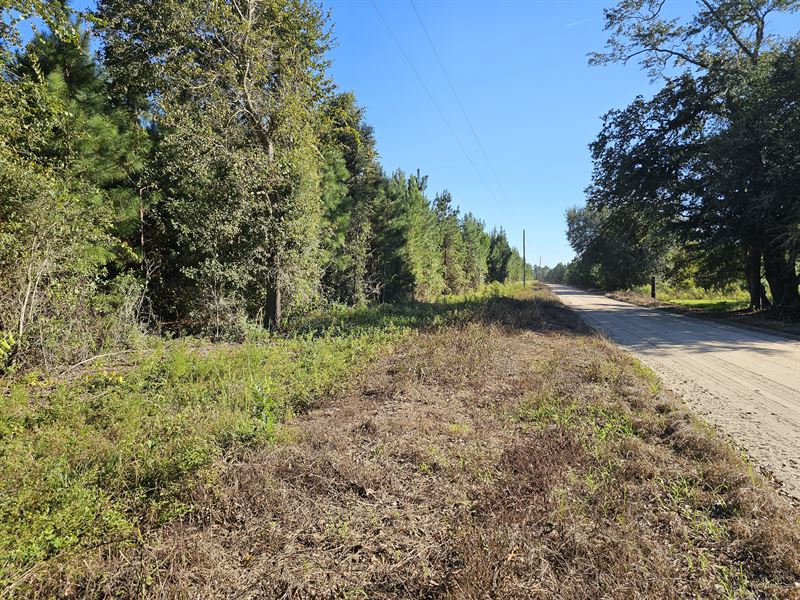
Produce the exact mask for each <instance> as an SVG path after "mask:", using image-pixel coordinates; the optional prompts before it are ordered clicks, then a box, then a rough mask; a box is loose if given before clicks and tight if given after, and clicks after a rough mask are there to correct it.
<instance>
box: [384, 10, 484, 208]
mask: <svg viewBox="0 0 800 600" xmlns="http://www.w3.org/2000/svg"><path fill="white" fill-rule="evenodd" d="M370 2H371V3H372V6H373V8H375V12H377V13H378V17H380V19H381V21H382V22H383V24H384V26H385V27H386V30H387V31H388V32H389V35H390V36H392V39H393V40H394V43H395V44H396V45H397V48H398V50H400V53H401V54H402V55H403V57H404V58H405V59H406V62H407V63H408V66H409V67H411V70H412V71H413V72H414V75H416V76H417V79H418V80H419V83H420V85H421V86H422V88H423V89H424V90H425V93H426V94H428V98H430V101H431V103H433V106H434V107H435V108H436V112H438V113H439V116H440V117H441V118H442V121H444V124H445V125H446V126H447V129H448V130H449V131H450V135H452V136H453V139H454V140H455V141H456V143H457V144H458V146H459V147H460V148H461V151H462V152H463V153H464V156H466V157H467V160H468V161H469V164H470V165H472V168H473V170H474V171H475V173H476V174H477V175H478V177H479V178H480V180H481V182H482V183H483V186H484V187H485V188H486V190H487V191H488V192H489V195H491V197H492V199H493V200H494V201H495V202H497V197H496V196H495V195H494V192H493V191H492V188H490V187H489V184H488V183H486V179H484V177H483V175H482V174H481V172H480V169H478V166H477V165H476V164H475V161H474V160H472V157H471V156H470V154H469V152H467V149H466V147H465V146H464V144H462V143H461V140H460V139H459V138H458V135H456V132H455V130H454V129H453V127H452V126H451V125H450V122H449V121H448V120H447V117H445V116H444V112H443V111H442V109H441V108H440V107H439V103H438V102H436V98H434V97H433V94H432V93H431V91H430V89H428V86H427V85H425V81H424V80H423V79H422V76H421V75H420V74H419V71H417V68H416V67H415V66H414V63H413V62H411V59H410V58H409V57H408V54H406V51H405V50H404V49H403V46H402V44H401V43H400V40H398V39H397V36H395V34H394V32H393V31H392V28H391V27H390V26H389V23H388V22H387V21H386V19H385V18H384V16H383V13H382V12H381V9H380V8H378V5H377V4H376V2H375V0H370Z"/></svg>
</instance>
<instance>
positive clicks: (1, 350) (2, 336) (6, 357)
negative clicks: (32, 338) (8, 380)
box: [0, 331, 18, 373]
mask: <svg viewBox="0 0 800 600" xmlns="http://www.w3.org/2000/svg"><path fill="white" fill-rule="evenodd" d="M17 348H18V344H17V340H15V339H14V334H13V333H11V332H10V331H9V332H8V333H6V332H4V331H0V373H6V372H8V371H10V370H11V369H12V367H13V365H14V357H15V356H16V354H17Z"/></svg>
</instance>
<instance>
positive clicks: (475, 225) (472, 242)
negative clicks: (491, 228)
mask: <svg viewBox="0 0 800 600" xmlns="http://www.w3.org/2000/svg"><path fill="white" fill-rule="evenodd" d="M461 234H462V237H463V239H464V275H465V277H466V279H467V284H468V286H469V287H471V288H472V289H475V288H477V287H478V286H480V285H482V284H483V283H484V282H485V281H486V276H487V272H488V260H489V247H490V245H491V239H490V237H489V234H488V233H486V229H485V226H484V224H483V221H480V220H478V219H477V218H476V217H474V216H473V215H472V213H467V214H465V215H464V217H463V219H462V220H461Z"/></svg>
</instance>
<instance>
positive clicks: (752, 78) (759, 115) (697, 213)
mask: <svg viewBox="0 0 800 600" xmlns="http://www.w3.org/2000/svg"><path fill="white" fill-rule="evenodd" d="M797 9H798V3H797V2H794V1H790V2H784V1H776V0H758V1H755V2H750V1H746V2H745V1H732V2H715V1H711V0H700V1H699V2H697V3H696V7H695V10H694V12H687V11H686V10H685V7H682V6H680V5H679V4H677V3H676V4H673V3H672V2H669V1H668V2H664V1H663V0H634V1H624V2H619V3H618V4H617V5H615V6H613V7H610V8H608V9H607V10H606V11H605V21H606V30H607V31H608V32H609V34H610V38H609V41H608V44H607V46H606V48H605V49H604V51H602V52H597V53H595V54H593V56H592V59H591V62H592V63H593V64H596V65H606V64H613V63H622V64H627V63H628V62H633V61H638V62H639V63H640V65H641V67H642V68H643V69H644V70H645V71H646V72H647V74H648V75H649V76H650V77H651V78H652V80H653V82H658V83H660V89H659V90H658V91H657V92H656V93H655V94H654V95H653V97H652V98H645V97H638V98H636V99H634V100H633V101H632V102H631V103H630V104H629V105H628V106H627V107H625V108H622V109H617V108H615V109H613V110H610V111H609V112H608V113H607V114H606V115H605V117H604V119H603V127H602V130H601V131H600V132H599V134H598V136H597V138H596V140H595V141H594V142H593V143H592V144H591V146H590V148H591V152H592V158H593V161H594V172H593V176H592V183H591V185H590V186H589V187H588V188H587V192H586V204H585V206H582V207H576V208H572V209H570V210H569V211H568V212H567V215H566V217H567V226H568V232H567V236H568V238H569V241H570V244H571V246H572V248H573V249H574V250H575V253H576V258H575V259H574V260H573V261H572V262H571V263H569V264H567V265H565V264H560V265H556V266H555V267H554V268H552V269H547V272H543V273H541V274H540V276H541V277H542V278H543V279H547V280H550V281H553V282H556V283H564V282H568V283H571V284H573V285H579V286H583V287H594V288H600V289H604V290H607V291H613V290H625V289H629V288H632V287H634V288H635V287H636V286H639V285H642V284H646V283H647V282H648V281H649V280H650V277H652V276H656V277H657V278H658V279H659V281H663V282H667V283H668V285H669V286H670V287H673V288H675V289H678V290H684V289H695V288H700V289H703V290H706V291H707V293H708V294H711V295H718V294H719V295H723V296H724V295H726V294H725V292H726V291H727V290H729V289H734V290H738V289H744V290H746V293H747V305H748V307H750V308H752V309H754V310H758V309H770V308H773V309H774V310H772V311H771V314H772V316H773V317H776V318H779V319H787V318H790V319H791V318H794V319H797V318H798V316H799V314H800V313H798V311H799V310H800V308H799V306H800V293H798V284H800V280H799V279H798V268H800V235H798V233H799V232H800V203H799V202H798V195H797V193H796V190H797V189H798V187H800V180H798V176H799V174H800V168H799V167H800V148H798V145H797V140H799V139H800V108H798V105H797V103H796V102H795V100H796V98H797V97H798V95H799V94H800V76H798V73H799V72H800V38H798V36H797V34H796V33H793V34H790V35H780V34H778V33H776V32H775V31H774V27H775V26H776V23H777V22H778V21H779V19H780V18H782V17H785V16H786V15H787V14H790V13H793V12H795V11H797ZM664 299H667V298H664ZM700 299H701V298H693V297H692V296H686V297H675V298H672V299H671V300H678V301H683V300H700ZM735 299H736V300H737V301H738V300H739V294H738V292H737V294H736V297H735ZM702 300H715V302H710V303H709V304H707V306H709V307H710V308H713V309H715V310H716V309H723V308H729V307H728V306H727V305H723V304H720V303H721V302H722V301H726V300H727V298H702ZM689 304H693V305H697V304H698V303H697V302H689ZM731 308H732V307H731Z"/></svg>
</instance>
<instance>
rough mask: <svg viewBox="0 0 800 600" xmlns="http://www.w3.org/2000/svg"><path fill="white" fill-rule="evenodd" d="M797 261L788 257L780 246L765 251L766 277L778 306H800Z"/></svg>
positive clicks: (767, 248) (774, 245)
mask: <svg viewBox="0 0 800 600" xmlns="http://www.w3.org/2000/svg"><path fill="white" fill-rule="evenodd" d="M795 261H796V257H795V256H791V255H790V256H787V253H786V251H785V250H784V249H783V248H782V247H781V246H780V244H777V243H773V244H770V245H768V246H767V247H766V248H765V249H764V276H765V277H766V278H767V281H768V282H769V287H770V291H771V292H772V302H773V304H775V305H776V306H797V305H798V304H800V294H798V291H797V272H796V271H795Z"/></svg>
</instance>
